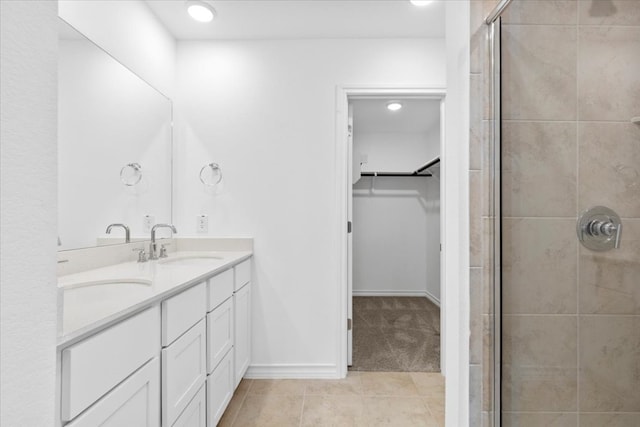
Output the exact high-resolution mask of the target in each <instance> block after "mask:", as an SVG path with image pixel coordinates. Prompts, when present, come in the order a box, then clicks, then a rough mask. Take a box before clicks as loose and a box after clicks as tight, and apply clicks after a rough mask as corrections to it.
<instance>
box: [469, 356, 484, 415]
mask: <svg viewBox="0 0 640 427" xmlns="http://www.w3.org/2000/svg"><path fill="white" fill-rule="evenodd" d="M481 408H482V367H481V366H480V365H471V366H470V367H469V425H470V426H479V425H480V424H481V423H482V409H481Z"/></svg>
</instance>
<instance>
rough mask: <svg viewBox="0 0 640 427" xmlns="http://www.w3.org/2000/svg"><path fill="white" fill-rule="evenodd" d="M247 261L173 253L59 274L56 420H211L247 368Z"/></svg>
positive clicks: (246, 254) (245, 254)
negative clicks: (154, 259) (157, 258)
mask: <svg viewBox="0 0 640 427" xmlns="http://www.w3.org/2000/svg"><path fill="white" fill-rule="evenodd" d="M129 251H130V249H129ZM251 257H252V252H251V251H248V250H242V251H177V252H170V253H169V254H168V256H167V257H166V258H161V259H159V260H157V261H148V262H143V263H138V262H136V261H128V262H123V263H118V264H114V265H108V266H103V267H99V268H94V269H90V270H86V271H80V272H75V273H73V274H66V275H62V276H60V277H59V279H58V292H59V293H60V295H59V297H60V301H61V302H62V304H61V314H60V316H61V320H62V322H61V323H62V330H61V331H60V336H59V339H58V352H57V353H58V387H59V388H58V390H59V393H58V395H59V396H58V398H57V408H58V413H59V417H58V420H57V421H58V422H57V425H59V426H62V425H68V426H70V427H71V426H72V427H81V426H82V427H84V426H96V425H104V426H125V425H126V426H134V425H135V426H163V427H170V426H194V427H195V426H215V425H216V424H217V423H218V421H219V420H220V418H221V417H222V414H223V413H224V410H225V408H226V407H227V405H228V403H229V401H230V400H231V397H232V395H233V392H234V390H235V388H236V387H237V385H238V384H239V382H240V380H241V378H242V377H243V375H244V374H245V372H246V370H247V368H248V366H249V361H250V347H251V327H250V325H251Z"/></svg>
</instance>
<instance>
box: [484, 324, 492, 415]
mask: <svg viewBox="0 0 640 427" xmlns="http://www.w3.org/2000/svg"><path fill="white" fill-rule="evenodd" d="M494 321H495V316H493V315H489V314H483V315H482V330H483V334H484V335H483V340H482V410H483V411H491V410H492V405H493V392H494V390H493V387H494V384H493V378H494V372H495V371H494V363H495V359H494V349H493V343H494V339H493V323H494Z"/></svg>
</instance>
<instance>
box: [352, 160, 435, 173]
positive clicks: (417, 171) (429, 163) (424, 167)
mask: <svg viewBox="0 0 640 427" xmlns="http://www.w3.org/2000/svg"><path fill="white" fill-rule="evenodd" d="M438 163H440V157H436V158H435V159H433V160H431V161H429V162H427V163H425V164H424V165H422V166H420V167H419V168H418V169H416V170H415V171H413V172H362V173H360V176H433V175H431V174H430V173H427V174H423V173H421V172H424V171H425V170H426V169H429V168H430V167H431V166H433V165H437V164H438Z"/></svg>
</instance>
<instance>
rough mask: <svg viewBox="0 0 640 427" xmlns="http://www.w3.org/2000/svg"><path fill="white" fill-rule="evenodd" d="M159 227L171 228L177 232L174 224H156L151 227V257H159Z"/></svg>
mask: <svg viewBox="0 0 640 427" xmlns="http://www.w3.org/2000/svg"><path fill="white" fill-rule="evenodd" d="M158 228H170V229H171V231H172V232H174V233H177V232H178V230H176V227H175V226H174V225H172V224H156V225H154V226H153V227H151V243H150V244H149V259H158V251H157V249H156V230H157V229H158Z"/></svg>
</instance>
